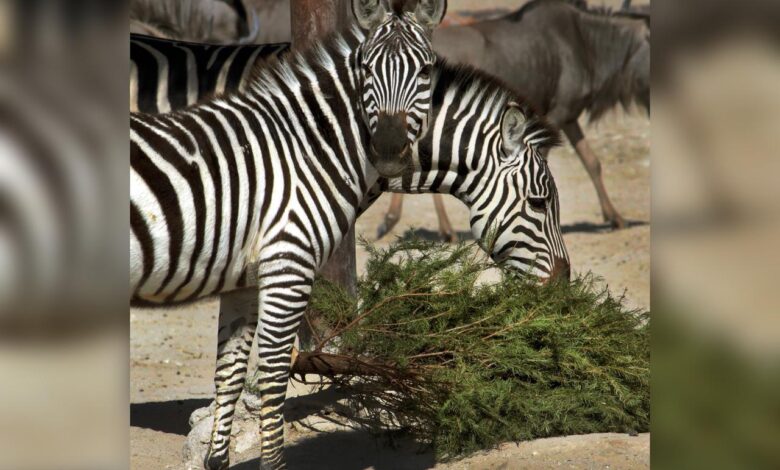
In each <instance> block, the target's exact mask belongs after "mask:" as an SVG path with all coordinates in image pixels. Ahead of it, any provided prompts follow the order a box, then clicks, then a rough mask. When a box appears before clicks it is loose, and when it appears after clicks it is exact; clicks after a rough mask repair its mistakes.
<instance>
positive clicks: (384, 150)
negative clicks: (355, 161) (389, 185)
mask: <svg viewBox="0 0 780 470" xmlns="http://www.w3.org/2000/svg"><path fill="white" fill-rule="evenodd" d="M369 160H370V161H371V163H372V164H373V165H374V167H375V168H376V169H377V171H378V172H379V174H380V175H381V176H383V177H385V178H392V177H395V176H399V175H401V174H402V173H403V172H404V171H405V170H407V169H409V168H411V163H412V152H411V142H410V141H409V133H408V125H407V123H406V113H397V114H393V115H389V114H386V113H379V116H378V119H377V125H376V129H375V130H374V132H373V134H372V135H371V149H370V152H369Z"/></svg>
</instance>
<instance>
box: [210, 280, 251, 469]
mask: <svg viewBox="0 0 780 470" xmlns="http://www.w3.org/2000/svg"><path fill="white" fill-rule="evenodd" d="M258 301H259V299H258V294H257V289H245V290H239V291H233V292H229V293H227V294H222V296H221V297H220V301H219V333H218V339H217V367H216V373H215V374H214V385H215V386H216V389H217V396H216V400H215V402H216V408H215V410H214V425H213V427H212V429H211V445H210V446H209V451H208V454H207V455H206V458H205V460H204V465H205V467H206V468H207V469H209V470H218V469H223V468H227V467H228V465H229V458H228V457H229V456H228V452H229V447H230V430H231V427H232V425H233V413H234V412H235V409H236V402H237V401H238V398H239V397H240V396H241V391H242V390H243V389H244V381H245V380H246V371H247V362H248V358H249V351H250V350H251V349H252V340H253V339H254V335H255V330H256V329H257V312H258Z"/></svg>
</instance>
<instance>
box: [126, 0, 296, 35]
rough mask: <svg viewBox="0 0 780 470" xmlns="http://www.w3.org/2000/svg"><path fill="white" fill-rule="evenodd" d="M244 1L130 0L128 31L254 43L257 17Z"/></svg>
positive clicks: (257, 29) (258, 21)
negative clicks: (184, 0)
mask: <svg viewBox="0 0 780 470" xmlns="http://www.w3.org/2000/svg"><path fill="white" fill-rule="evenodd" d="M245 1H246V0H191V1H186V2H183V1H179V0H131V2H130V32H131V33H136V34H145V35H149V36H155V37H164V38H168V39H179V40H187V41H197V42H204V43H221V44H229V43H236V44H250V43H254V42H255V41H256V40H257V37H258V34H259V32H260V19H259V17H258V14H257V12H255V10H254V8H247V6H246V5H244V2H245ZM288 22H289V20H288Z"/></svg>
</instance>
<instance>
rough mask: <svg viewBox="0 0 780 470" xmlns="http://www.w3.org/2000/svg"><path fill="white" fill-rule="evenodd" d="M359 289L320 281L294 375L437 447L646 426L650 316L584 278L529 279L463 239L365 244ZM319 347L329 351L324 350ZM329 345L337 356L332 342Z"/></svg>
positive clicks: (444, 452) (465, 447)
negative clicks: (316, 324)
mask: <svg viewBox="0 0 780 470" xmlns="http://www.w3.org/2000/svg"><path fill="white" fill-rule="evenodd" d="M368 250H369V255H370V257H369V261H368V264H367V270H366V275H365V276H364V277H363V278H362V279H361V280H360V281H359V284H358V298H357V300H355V299H353V298H351V297H349V296H348V295H347V294H346V293H344V292H343V291H341V290H340V289H339V288H337V287H335V286H333V285H332V284H329V283H327V282H325V281H318V282H317V283H316V285H315V288H314V293H313V297H312V307H313V308H315V309H317V310H318V311H319V312H320V313H321V315H322V318H323V319H324V321H325V322H326V323H327V327H328V331H329V333H328V334H327V335H323V336H324V337H322V338H319V339H318V342H319V346H318V348H317V349H316V350H315V351H314V352H312V353H301V354H300V355H299V356H298V357H297V359H296V361H295V364H294V367H293V371H294V373H320V374H322V375H326V376H328V379H327V383H329V384H331V385H335V386H338V387H341V388H342V389H344V390H345V391H347V392H348V393H349V396H350V400H352V402H353V404H355V405H356V406H357V407H358V408H360V409H361V410H363V412H364V413H367V414H368V415H369V417H373V418H376V419H373V420H368V421H369V422H374V423H382V424H383V425H385V426H387V425H388V424H392V426H393V427H395V428H399V427H400V428H401V429H404V430H406V431H408V432H409V433H411V434H412V435H414V436H415V437H417V438H419V439H420V440H421V441H424V442H428V443H430V444H432V445H433V447H434V449H435V450H436V452H437V455H438V456H439V457H441V458H447V457H453V456H457V455H462V454H464V453H468V452H471V451H475V450H479V449H484V448H489V447H492V446H494V445H496V444H499V443H501V442H505V441H518V440H525V439H532V438H538V437H546V436H554V435H565V434H581V433H591V432H630V431H645V430H647V429H648V426H649V403H650V394H649V379H650V371H649V355H650V353H649V323H648V322H649V318H648V313H647V312H637V311H629V310H627V309H626V308H625V307H624V306H623V304H622V302H621V299H618V298H615V297H613V296H611V295H610V294H609V293H608V292H607V291H606V290H604V289H600V288H597V287H596V283H595V282H594V280H593V278H592V277H590V276H585V277H580V278H577V279H574V280H573V281H571V282H570V283H568V284H567V283H551V284H549V285H538V284H537V283H535V282H534V281H533V280H531V279H524V278H522V277H517V276H515V275H513V274H511V273H510V272H502V275H501V279H500V281H498V282H496V283H492V284H485V283H481V282H479V279H480V275H482V274H483V273H485V272H486V271H487V270H489V269H501V268H500V267H498V268H497V267H496V266H495V265H493V264H492V263H490V262H489V261H485V260H484V259H483V257H482V256H481V254H479V252H478V250H476V249H475V246H473V245H459V246H455V247H452V246H443V245H439V244H431V243H426V242H420V241H403V242H398V243H396V244H394V245H393V246H391V247H390V248H388V249H385V250H382V249H377V248H374V247H371V246H368ZM325 351H329V352H325ZM333 351H337V353H333Z"/></svg>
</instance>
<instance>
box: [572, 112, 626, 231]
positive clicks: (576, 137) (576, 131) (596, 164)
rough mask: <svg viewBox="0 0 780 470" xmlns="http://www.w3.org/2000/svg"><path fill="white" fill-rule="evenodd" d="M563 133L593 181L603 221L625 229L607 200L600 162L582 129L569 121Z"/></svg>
mask: <svg viewBox="0 0 780 470" xmlns="http://www.w3.org/2000/svg"><path fill="white" fill-rule="evenodd" d="M562 128H563V132H564V133H565V134H566V137H567V138H568V139H569V142H571V144H572V145H573V146H574V149H575V150H576V151H577V155H579V157H580V160H581V161H582V164H583V165H584V166H585V169H586V170H587V171H588V175H590V179H591V180H592V181H593V186H595V187H596V193H597V194H598V196H599V203H600V204H601V213H602V215H603V216H604V221H605V222H609V223H610V225H612V227H613V228H617V229H622V228H625V227H626V221H625V220H624V219H623V217H621V216H620V214H619V213H618V211H617V209H615V206H613V205H612V201H610V200H609V195H608V194H607V189H606V188H605V187H604V180H603V179H602V178H601V162H600V161H599V159H598V157H597V156H596V154H595V153H593V150H591V148H590V145H588V141H587V140H586V139H585V135H584V134H583V133H582V129H581V128H580V125H579V124H578V123H577V121H571V122H568V123H566V124H564V125H563V126H562Z"/></svg>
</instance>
